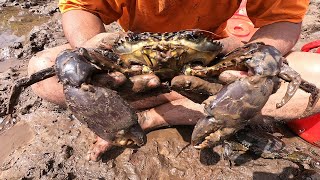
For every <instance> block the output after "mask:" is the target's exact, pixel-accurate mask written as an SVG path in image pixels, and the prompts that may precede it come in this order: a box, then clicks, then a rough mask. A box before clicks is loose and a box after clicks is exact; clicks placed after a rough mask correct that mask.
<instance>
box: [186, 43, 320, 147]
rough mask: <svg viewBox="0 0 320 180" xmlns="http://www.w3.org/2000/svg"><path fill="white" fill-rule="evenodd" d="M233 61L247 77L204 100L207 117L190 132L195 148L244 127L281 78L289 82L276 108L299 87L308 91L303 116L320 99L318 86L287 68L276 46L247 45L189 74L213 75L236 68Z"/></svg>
mask: <svg viewBox="0 0 320 180" xmlns="http://www.w3.org/2000/svg"><path fill="white" fill-rule="evenodd" d="M232 64H235V65H236V66H238V69H239V68H240V70H247V71H248V72H249V73H248V74H250V76H248V77H245V78H240V79H238V80H235V81H234V82H232V83H231V84H229V85H227V86H226V87H224V88H223V89H222V90H221V91H219V92H218V94H217V95H215V96H211V97H209V98H208V99H207V100H206V101H205V102H204V104H205V111H206V113H207V117H206V118H204V119H201V120H200V121H198V123H197V124H196V126H195V128H194V131H193V133H192V143H193V144H194V146H195V147H196V148H198V149H203V148H208V147H212V146H214V145H216V144H218V143H219V142H221V140H224V139H226V138H228V137H229V136H231V135H233V134H234V133H235V132H237V131H238V130H240V129H241V128H242V127H243V126H245V125H246V124H247V122H248V121H249V120H250V119H251V118H253V117H254V116H255V115H257V114H259V113H260V111H261V109H262V108H263V106H264V105H265V104H266V102H267V100H268V99H269V96H270V95H271V94H272V93H274V92H276V91H277V90H278V88H279V86H280V79H283V80H285V81H287V82H289V85H288V88H287V92H286V94H285V96H284V97H283V98H282V100H281V101H280V103H278V104H277V105H276V107H277V108H280V107H282V106H284V105H285V104H286V103H287V102H288V101H289V100H290V99H291V98H292V97H293V95H294V94H295V93H296V91H297V89H298V88H301V89H302V90H304V91H305V92H307V93H310V94H311V96H310V99H309V103H308V106H307V108H306V110H305V112H304V113H303V116H305V115H309V114H310V113H311V110H312V109H313V107H314V106H315V104H316V103H317V102H318V100H319V89H318V88H317V87H316V86H315V85H314V84H312V83H309V82H307V81H305V80H303V79H302V78H301V77H300V74H299V73H297V72H296V71H295V70H293V69H292V68H291V67H289V66H288V65H287V64H286V60H285V58H283V57H282V56H281V53H280V52H279V51H278V50H277V49H276V48H274V47H273V46H269V45H265V44H264V43H251V44H247V45H245V46H243V47H241V48H237V49H235V50H234V51H232V52H230V53H229V54H227V55H226V56H225V57H224V58H222V60H221V61H220V62H219V63H218V64H216V65H214V66H211V67H205V68H202V69H200V70H198V69H192V67H191V68H190V69H189V73H190V74H192V75H196V76H213V75H217V73H218V74H219V71H221V69H222V70H227V69H233V68H235V65H232Z"/></svg>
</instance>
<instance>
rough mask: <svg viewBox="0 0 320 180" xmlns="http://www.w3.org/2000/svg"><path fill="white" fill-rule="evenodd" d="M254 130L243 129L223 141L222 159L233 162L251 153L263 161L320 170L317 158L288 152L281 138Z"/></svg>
mask: <svg viewBox="0 0 320 180" xmlns="http://www.w3.org/2000/svg"><path fill="white" fill-rule="evenodd" d="M255 130H256V128H255V129H252V128H251V127H245V128H244V129H241V130H240V131H238V132H237V133H236V134H235V135H234V136H232V137H231V139H230V140H228V141H225V142H224V143H223V147H224V153H223V157H224V159H226V160H230V161H235V160H237V158H239V155H240V156H241V154H242V153H243V152H251V153H253V154H254V155H257V156H259V157H262V158H265V159H285V160H289V161H292V162H294V163H298V164H301V165H309V166H310V167H311V168H312V169H315V170H317V171H319V170H320V159H319V157H317V156H314V155H310V154H307V153H305V152H302V151H299V150H289V149H288V148H286V146H285V143H284V142H283V141H282V140H281V138H279V137H276V136H274V135H272V133H269V132H261V131H260V132H256V131H255ZM241 152H242V153H241ZM239 153H240V154H239Z"/></svg>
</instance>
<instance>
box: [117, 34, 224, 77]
mask: <svg viewBox="0 0 320 180" xmlns="http://www.w3.org/2000/svg"><path fill="white" fill-rule="evenodd" d="M222 47H223V46H222V44H221V43H219V42H218V41H215V40H213V34H212V33H210V32H207V31H202V30H189V31H179V32H170V33H149V32H147V33H130V32H129V33H128V34H127V36H126V37H125V38H122V39H119V40H118V42H116V43H115V45H114V46H113V49H112V51H113V52H114V53H116V54H117V55H119V58H120V62H119V63H121V66H123V67H125V68H130V66H132V65H142V66H143V70H142V73H143V74H145V73H151V72H153V73H155V74H156V75H158V76H159V77H160V78H162V79H167V78H173V77H174V76H175V75H177V74H180V73H181V71H182V69H183V66H184V65H186V64H190V63H200V64H201V65H203V66H207V65H208V64H210V63H211V62H212V61H213V60H214V59H215V58H216V56H217V55H218V54H219V53H220V52H221V51H222ZM168 74H170V75H168Z"/></svg>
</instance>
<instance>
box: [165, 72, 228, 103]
mask: <svg viewBox="0 0 320 180" xmlns="http://www.w3.org/2000/svg"><path fill="white" fill-rule="evenodd" d="M171 88H172V89H173V90H175V91H177V92H179V93H180V94H182V95H184V96H186V97H188V98H189V99H190V100H192V101H194V102H197V103H201V102H202V101H203V100H205V99H207V98H208V96H211V95H214V94H216V93H217V92H219V91H220V90H221V88H222V85H221V84H218V83H211V82H208V81H206V80H203V79H201V78H198V77H195V76H185V75H181V76H176V77H174V78H173V79H172V81H171Z"/></svg>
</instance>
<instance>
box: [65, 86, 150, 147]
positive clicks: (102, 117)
mask: <svg viewBox="0 0 320 180" xmlns="http://www.w3.org/2000/svg"><path fill="white" fill-rule="evenodd" d="M64 92H65V97H66V103H67V105H68V107H69V109H70V110H71V112H72V113H73V114H74V116H75V117H76V118H77V119H78V120H79V121H80V122H82V123H84V124H86V125H87V126H88V128H89V129H90V130H92V131H93V132H94V133H96V134H97V135H98V136H99V137H101V138H102V139H104V140H107V141H109V142H111V144H112V145H115V146H122V147H133V146H142V145H144V144H145V143H146V136H145V133H144V132H143V130H142V128H141V127H140V125H139V124H138V117H137V115H136V113H135V112H134V111H133V109H132V108H131V107H130V105H129V104H128V103H127V102H126V101H125V100H124V99H123V98H122V97H121V96H120V95H118V93H117V92H116V91H113V90H111V89H108V88H101V87H95V86H92V85H85V84H82V85H81V88H75V87H71V86H67V85H65V86H64Z"/></svg>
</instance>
